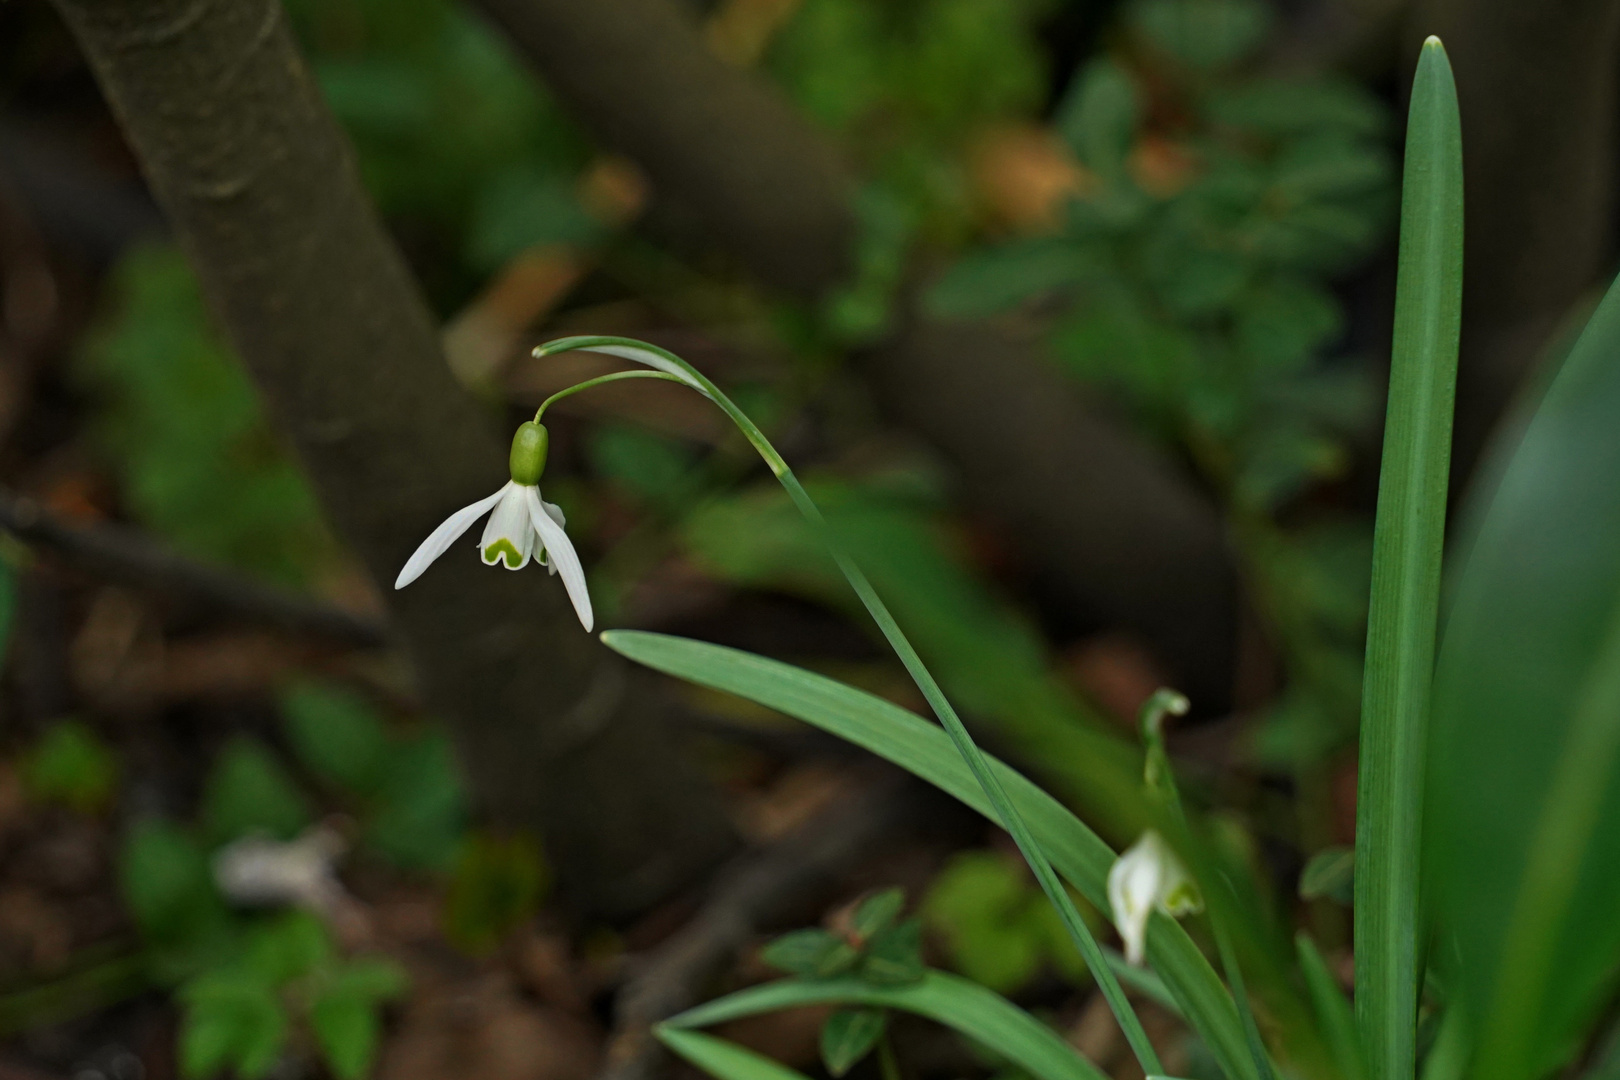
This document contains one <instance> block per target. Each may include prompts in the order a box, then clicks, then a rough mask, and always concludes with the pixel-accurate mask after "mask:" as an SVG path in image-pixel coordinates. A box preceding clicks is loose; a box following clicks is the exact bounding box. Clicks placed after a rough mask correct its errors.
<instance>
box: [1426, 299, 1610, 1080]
mask: <svg viewBox="0 0 1620 1080" xmlns="http://www.w3.org/2000/svg"><path fill="white" fill-rule="evenodd" d="M1617 417H1620V289H1616V288H1611V289H1610V290H1609V294H1608V296H1607V297H1606V298H1605V299H1604V301H1603V303H1602V305H1601V306H1600V307H1599V308H1598V310H1597V311H1596V313H1595V314H1594V315H1593V316H1592V319H1591V321H1590V322H1589V323H1588V325H1587V328H1586V331H1585V332H1584V333H1583V334H1582V335H1581V338H1580V340H1579V341H1578V342H1577V343H1576V345H1575V347H1574V349H1573V350H1572V351H1571V353H1570V355H1569V357H1568V359H1567V360H1566V361H1565V362H1564V365H1563V368H1562V370H1561V371H1560V372H1559V373H1558V375H1557V377H1556V378H1555V379H1554V380H1553V382H1552V385H1551V386H1550V387H1549V389H1548V391H1547V394H1546V397H1545V398H1544V399H1543V401H1542V403H1541V406H1540V408H1539V409H1538V410H1537V412H1536V413H1535V416H1534V417H1533V419H1532V420H1531V421H1530V423H1529V425H1528V427H1526V428H1525V430H1524V434H1523V437H1522V439H1521V441H1520V442H1519V445H1518V447H1517V449H1516V450H1515V451H1514V453H1513V455H1512V457H1511V459H1510V460H1509V461H1508V462H1507V464H1506V467H1505V468H1504V469H1503V470H1502V473H1501V477H1500V480H1499V481H1498V482H1497V484H1496V486H1495V492H1494V495H1493V496H1492V497H1491V500H1490V503H1489V506H1488V509H1486V510H1485V512H1484V513H1483V514H1474V513H1472V509H1473V508H1470V511H1471V512H1470V513H1469V515H1468V518H1467V520H1468V521H1470V522H1473V521H1475V520H1477V521H1478V527H1477V529H1474V530H1471V534H1470V536H1469V538H1468V539H1469V541H1470V543H1469V544H1468V546H1467V548H1466V550H1467V552H1468V556H1467V563H1466V565H1465V567H1464V569H1463V572H1462V574H1461V576H1460V577H1459V579H1458V580H1457V583H1456V589H1455V594H1454V599H1453V603H1452V605H1451V608H1450V611H1449V613H1448V616H1447V622H1446V633H1445V640H1444V644H1443V647H1442V650H1441V655H1440V662H1439V666H1438V668H1437V671H1436V683H1435V703H1434V733H1433V741H1432V745H1431V748H1430V755H1429V769H1430V784H1431V789H1432V790H1431V793H1430V801H1429V807H1428V812H1429V816H1430V822H1429V827H1428V835H1427V838H1426V839H1427V841H1428V845H1429V846H1428V849H1427V852H1426V863H1427V871H1428V875H1429V877H1428V880H1429V882H1430V883H1431V886H1432V887H1431V888H1430V889H1429V891H1428V894H1427V895H1429V896H1431V897H1432V903H1433V905H1434V907H1435V911H1436V914H1437V917H1438V918H1439V920H1440V922H1441V925H1442V929H1443V933H1444V934H1445V937H1446V940H1447V941H1448V943H1454V948H1448V949H1447V950H1446V952H1445V953H1444V954H1442V955H1443V956H1446V957H1450V956H1453V955H1454V956H1455V958H1456V964H1455V968H1456V970H1455V971H1454V972H1453V973H1452V975H1451V978H1450V979H1449V980H1448V983H1449V984H1450V985H1451V986H1452V987H1453V995H1454V999H1455V1000H1456V1001H1457V1003H1458V1004H1459V1005H1460V1006H1461V1007H1462V1008H1463V1009H1465V1010H1466V1012H1467V1013H1468V1014H1469V1019H1470V1021H1471V1022H1470V1024H1469V1025H1468V1026H1469V1028H1470V1030H1472V1031H1473V1032H1474V1033H1475V1035H1476V1038H1477V1039H1478V1052H1477V1053H1476V1055H1475V1057H1474V1061H1473V1072H1471V1073H1470V1075H1472V1076H1477V1077H1480V1078H1482V1080H1518V1078H1529V1077H1536V1076H1542V1075H1545V1074H1546V1073H1548V1072H1549V1071H1551V1070H1552V1069H1553V1068H1555V1067H1556V1066H1557V1065H1558V1064H1560V1063H1561V1062H1563V1061H1565V1060H1567V1059H1568V1058H1569V1056H1570V1055H1571V1054H1573V1053H1574V1052H1575V1051H1576V1050H1577V1049H1578V1044H1579V1039H1578V1036H1579V1034H1580V1033H1581V1032H1582V1031H1584V1030H1585V1029H1586V1026H1587V1025H1588V1024H1589V1022H1590V1021H1591V1019H1592V1017H1593V1016H1594V1015H1595V1014H1596V1012H1597V1011H1598V1010H1599V1009H1600V1008H1601V1007H1602V1004H1603V1002H1605V1001H1607V1000H1609V998H1610V996H1611V995H1612V994H1613V992H1614V988H1615V986H1616V973H1617V972H1620V920H1616V919H1615V917H1614V913H1615V911H1616V910H1617V909H1620V422H1617V419H1616V418H1617Z"/></svg>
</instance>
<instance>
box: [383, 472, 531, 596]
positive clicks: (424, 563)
mask: <svg viewBox="0 0 1620 1080" xmlns="http://www.w3.org/2000/svg"><path fill="white" fill-rule="evenodd" d="M510 486H511V485H510V484H508V485H507V487H510ZM505 493H506V488H505V487H503V488H501V490H500V491H497V492H496V493H495V494H493V495H491V496H489V498H487V499H479V500H478V501H477V502H475V503H473V504H472V505H471V506H463V507H462V508H461V509H460V510H457V511H456V512H455V513H453V514H451V515H450V516H449V517H447V518H445V519H444V521H443V522H441V523H440V525H439V527H438V528H437V529H434V530H433V531H432V532H430V533H428V538H427V539H426V540H424V541H422V546H421V547H419V548H417V549H416V552H415V553H414V554H413V555H412V556H411V557H410V558H409V559H407V560H405V568H404V569H402V570H401V571H400V572H399V577H397V578H395V579H394V588H396V589H403V588H404V587H405V586H407V585H409V584H410V583H411V582H413V581H415V580H416V579H417V578H419V577H421V576H422V571H424V570H426V569H427V568H428V566H429V565H430V564H431V563H432V562H433V560H434V559H437V558H438V557H439V556H440V555H443V554H444V552H445V549H446V548H448V547H449V546H450V545H451V544H453V543H455V542H456V537H458V536H460V535H461V534H462V533H464V532H466V531H467V530H468V529H469V528H471V527H472V523H473V522H475V521H477V520H478V518H479V516H480V515H482V514H483V513H485V512H486V511H487V510H489V508H490V507H492V506H494V505H495V504H496V503H498V502H500V501H501V496H502V495H504V494H505Z"/></svg>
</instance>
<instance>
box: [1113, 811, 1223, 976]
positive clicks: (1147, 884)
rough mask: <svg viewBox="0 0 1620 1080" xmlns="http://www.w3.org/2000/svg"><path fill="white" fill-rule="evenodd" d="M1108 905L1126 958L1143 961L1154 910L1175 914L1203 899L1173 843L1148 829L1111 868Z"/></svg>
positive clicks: (1200, 903)
mask: <svg viewBox="0 0 1620 1080" xmlns="http://www.w3.org/2000/svg"><path fill="white" fill-rule="evenodd" d="M1108 905H1109V906H1110V907H1112V908H1113V909H1114V926H1115V927H1116V928H1117V929H1118V930H1119V936H1120V939H1121V940H1123V941H1124V942H1125V959H1126V960H1128V961H1130V962H1131V963H1132V964H1137V965H1140V964H1141V963H1142V958H1143V955H1144V952H1145V950H1146V948H1147V928H1148V918H1149V917H1150V916H1151V915H1152V914H1153V912H1154V911H1155V910H1158V911H1162V912H1164V913H1165V914H1166V915H1168V916H1170V917H1171V918H1176V917H1177V916H1181V915H1186V914H1189V913H1191V912H1194V911H1201V910H1202V909H1203V907H1204V901H1203V898H1202V897H1201V896H1199V895H1198V886H1197V885H1196V884H1194V883H1193V879H1192V876H1191V875H1189V874H1188V873H1187V870H1186V868H1185V867H1184V866H1182V865H1181V860H1180V859H1178V858H1176V854H1175V852H1174V851H1171V850H1170V845H1169V844H1167V843H1165V842H1164V838H1163V837H1162V836H1160V835H1159V834H1158V833H1156V832H1154V831H1153V830H1152V829H1149V830H1148V831H1147V832H1145V833H1143V834H1142V839H1140V840H1138V841H1137V842H1136V843H1135V844H1134V845H1132V847H1131V848H1130V849H1129V850H1128V851H1126V852H1125V853H1124V854H1123V855H1121V856H1120V857H1119V858H1118V859H1115V860H1114V865H1113V867H1112V868H1111V869H1110V870H1109V871H1108Z"/></svg>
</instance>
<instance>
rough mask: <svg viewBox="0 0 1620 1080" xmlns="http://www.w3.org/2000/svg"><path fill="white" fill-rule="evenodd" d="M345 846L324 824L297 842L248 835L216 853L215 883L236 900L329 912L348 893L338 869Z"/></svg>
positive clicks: (247, 903)
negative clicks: (338, 859) (335, 867)
mask: <svg viewBox="0 0 1620 1080" xmlns="http://www.w3.org/2000/svg"><path fill="white" fill-rule="evenodd" d="M343 848H344V844H343V838H342V837H340V836H339V835H338V834H337V833H336V832H334V831H332V830H331V829H329V828H327V827H326V826H324V825H318V826H316V827H315V828H313V829H310V830H309V831H308V832H305V833H304V834H303V835H302V836H300V837H298V838H297V839H296V840H272V839H271V838H269V837H267V836H260V835H253V836H244V837H241V838H240V839H237V840H233V841H231V842H230V843H229V844H227V845H225V846H224V847H223V848H220V850H219V852H218V853H217V854H216V855H215V856H214V861H213V869H214V882H215V884H217V885H218V886H219V891H220V892H222V893H224V894H225V898H226V899H227V900H229V901H231V903H233V904H242V905H244V906H249V907H270V906H278V905H281V904H296V905H298V906H300V907H306V908H309V909H311V910H313V911H326V910H329V909H331V908H332V907H333V906H334V905H335V904H336V903H337V902H338V898H339V897H340V896H341V895H342V893H343V886H342V885H339V884H338V879H337V874H336V872H335V871H334V870H333V863H334V862H335V861H336V860H337V858H338V856H339V855H341V854H343Z"/></svg>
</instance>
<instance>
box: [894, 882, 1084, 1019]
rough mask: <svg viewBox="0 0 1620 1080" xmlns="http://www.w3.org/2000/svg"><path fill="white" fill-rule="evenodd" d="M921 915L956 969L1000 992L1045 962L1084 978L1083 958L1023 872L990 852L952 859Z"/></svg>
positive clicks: (1032, 974)
mask: <svg viewBox="0 0 1620 1080" xmlns="http://www.w3.org/2000/svg"><path fill="white" fill-rule="evenodd" d="M923 918H924V920H925V921H926V922H927V924H928V926H929V928H930V929H931V930H933V931H934V932H935V933H937V934H938V935H939V936H940V938H941V940H942V941H943V942H944V944H945V947H946V949H947V951H948V953H949V955H950V958H951V961H952V963H953V964H954V966H955V967H956V968H957V970H959V971H960V972H962V974H964V975H966V976H967V977H968V978H970V979H972V980H973V981H975V982H979V983H983V984H984V985H985V986H988V987H989V988H990V989H992V990H995V991H997V992H998V993H1003V994H1005V993H1010V992H1012V991H1015V990H1018V989H1019V988H1021V987H1023V986H1024V985H1026V984H1027V983H1028V982H1029V981H1030V980H1031V979H1033V978H1034V977H1035V976H1036V975H1037V974H1038V973H1039V972H1040V970H1041V967H1042V966H1043V965H1044V964H1047V963H1050V964H1052V965H1053V966H1054V967H1055V968H1057V970H1058V971H1060V972H1062V974H1063V975H1064V976H1065V977H1066V978H1069V979H1072V980H1080V979H1084V978H1085V975H1086V964H1085V961H1084V960H1083V959H1082V958H1081V956H1080V953H1079V951H1078V950H1076V949H1075V947H1074V945H1073V943H1072V942H1071V941H1070V940H1069V937H1068V934H1067V932H1066V931H1065V930H1064V928H1063V924H1062V922H1061V921H1059V920H1058V918H1057V913H1056V912H1054V911H1053V910H1052V906H1051V905H1050V904H1048V903H1047V902H1046V898H1045V897H1044V896H1042V895H1041V891H1040V890H1039V889H1038V888H1036V887H1035V885H1034V883H1033V882H1032V881H1031V880H1030V878H1029V873H1028V871H1026V870H1025V869H1024V867H1023V866H1022V865H1021V864H1019V863H1016V862H1013V861H1011V860H1009V859H1007V858H1005V857H1004V856H1002V855H999V854H997V853H995V852H989V851H969V852H964V853H962V854H960V855H958V856H956V857H955V858H953V859H952V860H951V861H950V863H949V864H947V865H946V867H945V869H944V870H943V871H941V872H940V874H939V876H938V877H937V878H935V879H934V883H933V885H932V886H931V887H930V889H929V892H928V896H927V897H926V898H925V899H924V901H923Z"/></svg>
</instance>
